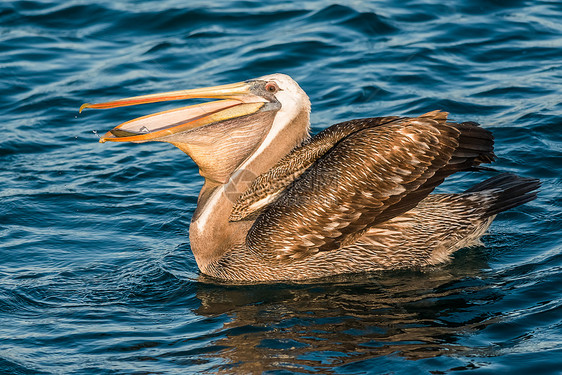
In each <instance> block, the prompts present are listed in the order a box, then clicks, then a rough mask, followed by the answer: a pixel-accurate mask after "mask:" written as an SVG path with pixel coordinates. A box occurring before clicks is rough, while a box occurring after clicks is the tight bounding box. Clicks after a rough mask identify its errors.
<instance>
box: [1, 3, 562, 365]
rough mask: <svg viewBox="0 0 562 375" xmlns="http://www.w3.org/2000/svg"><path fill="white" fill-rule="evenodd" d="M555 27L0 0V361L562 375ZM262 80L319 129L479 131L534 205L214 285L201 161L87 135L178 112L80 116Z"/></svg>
mask: <svg viewBox="0 0 562 375" xmlns="http://www.w3.org/2000/svg"><path fill="white" fill-rule="evenodd" d="M561 20H562V3H561V2H560V1H554V0H553V1H549V0H539V1H502V0H494V1H483V0H476V1H469V2H465V1H460V0H455V1H451V2H445V3H444V2H441V1H434V0H407V1H403V2H393V1H385V0H381V1H369V2H368V1H363V2H362V1H350V2H342V4H337V3H335V2H332V1H320V0H319V1H312V0H310V1H306V0H305V1H294V0H285V1H274V2H265V1H254V0H247V1H235V0H232V1H222V2H209V1H199V0H196V1H189V2H184V1H179V0H161V1H142V2H136V1H132V0H127V1H109V0H101V1H72V0H71V1H64V2H61V1H54V0H29V1H23V0H22V1H11V2H8V1H5V2H1V3H0V92H1V96H0V113H1V114H2V122H1V125H0V129H1V135H2V136H1V137H0V183H1V185H0V373H3V374H51V373H54V374H88V373H91V374H174V373H177V374H188V373H197V372H203V373H268V374H290V373H303V374H314V373H318V374H331V373H333V374H369V373H380V374H417V373H419V374H463V373H470V374H475V373H477V374H497V373H508V374H530V373H532V374H558V373H561V372H562V240H561V236H562V203H561V198H562V195H561V185H562V183H561V182H562V180H561V176H562V142H561V141H562V136H561V133H562V104H561V102H562V23H561ZM276 72H282V73H286V74H289V75H291V76H292V77H293V78H294V79H295V80H297V81H298V82H299V83H300V85H301V86H302V87H303V89H304V90H305V91H306V92H307V93H308V94H309V96H310V98H311V101H312V111H313V114H312V123H313V125H312V128H313V132H317V131H319V130H321V129H324V128H326V127H328V126H329V125H331V124H334V123H336V122H339V121H343V120H347V119H351V118H360V117H375V116H384V115H419V114H422V113H424V112H427V111H430V110H435V109H441V110H445V111H448V112H450V117H451V118H453V119H456V120H462V121H465V120H472V121H477V122H479V123H481V124H482V125H483V126H484V127H486V128H488V129H491V130H492V131H493V133H494V135H495V137H496V153H497V155H498V159H497V161H496V163H495V164H494V167H495V168H497V169H498V170H501V171H509V172H513V173H517V174H520V175H523V176H527V177H533V178H539V179H541V181H542V188H541V191H540V193H539V196H538V198H537V200H535V201H533V202H531V203H528V204H525V205H523V206H520V207H517V208H515V209H513V210H510V211H508V212H505V213H503V214H501V215H499V216H498V218H497V219H496V221H495V222H494V224H493V225H492V227H491V229H490V233H489V235H487V236H486V237H485V238H484V239H483V242H484V246H481V247H474V248H469V249H463V250H460V251H458V252H457V253H456V255H455V257H454V259H453V260H452V261H451V262H450V263H448V264H445V265H442V266H439V267H435V268H432V269H426V270H417V271H400V272H383V273H378V274H372V275H367V276H360V277H349V278H339V279H334V280H328V281H324V282H317V283H300V284H290V283H283V284H273V285H264V284H261V285H225V284H221V283H217V282H214V281H212V280H208V279H206V278H204V277H202V276H201V275H200V274H199V272H198V270H197V266H196V263H195V260H194V258H193V255H192V254H191V251H190V245H189V238H188V229H189V221H190V218H191V215H192V214H193V211H194V209H195V207H196V201H197V195H198V192H199V189H200V188H201V185H202V178H201V177H200V176H199V175H198V171H197V168H196V166H195V164H194V163H193V162H192V161H191V160H190V159H189V158H188V157H187V156H185V155H184V154H183V153H182V152H181V151H179V150H177V149H176V148H174V147H173V146H171V145H168V144H157V143H154V144H143V145H136V144H110V143H106V144H99V143H98V142H97V141H98V135H97V133H100V134H103V133H105V132H106V131H107V130H109V129H111V128H113V127H114V126H116V125H117V124H119V123H121V122H123V121H126V120H129V119H132V118H133V117H136V116H140V115H144V114H148V113H152V112H156V111H160V110H163V109H169V108H174V107H178V106H179V105H178V103H174V102H172V103H159V104H151V105H145V106H140V107H126V108H121V109H115V110H111V111H93V110H91V111H85V112H83V113H82V114H79V113H78V108H79V107H80V105H81V104H82V103H84V102H96V101H108V100H113V99H117V98H122V97H127V96H133V95H141V94H147V93H157V92H163V91H170V90H178V89H186V88H196V87H202V86H211V85H217V84H224V83H230V82H238V81H241V80H245V79H249V78H253V77H257V76H260V75H264V74H269V73H276ZM182 104H183V103H182ZM180 105H181V104H180ZM184 105H185V104H184ZM490 175H492V173H491V172H486V173H480V174H474V173H472V174H462V175H459V176H454V177H453V178H451V179H450V181H449V182H448V183H446V184H445V185H444V186H443V187H442V188H441V190H442V191H459V190H460V189H464V188H467V187H468V186H470V185H471V184H474V183H475V182H477V181H481V180H483V179H484V178H486V177H489V176H490Z"/></svg>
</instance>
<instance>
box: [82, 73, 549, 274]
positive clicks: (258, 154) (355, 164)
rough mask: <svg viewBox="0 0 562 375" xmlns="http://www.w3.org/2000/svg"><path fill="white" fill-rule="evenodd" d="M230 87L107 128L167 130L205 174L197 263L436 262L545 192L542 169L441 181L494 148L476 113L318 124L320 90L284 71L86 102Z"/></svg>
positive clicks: (333, 270)
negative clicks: (464, 184)
mask: <svg viewBox="0 0 562 375" xmlns="http://www.w3.org/2000/svg"><path fill="white" fill-rule="evenodd" d="M193 97H202V98H220V99H225V100H222V101H215V102H210V103H205V104H200V105H196V106H190V107H184V108H180V109H177V110H172V111H166V112H162V113H159V114H155V115H150V116H145V117H142V118H140V119H136V120H132V121H129V122H127V123H125V124H122V125H120V126H118V127H117V128H115V129H114V130H112V131H111V132H109V133H107V134H106V136H105V137H104V138H102V141H106V140H110V141H132V142H146V141H163V142H169V143H172V144H174V145H175V146H177V147H179V148H180V149H181V150H183V151H184V152H185V153H187V154H188V155H189V156H190V157H191V158H192V159H193V160H194V161H195V162H196V163H197V165H198V166H199V168H200V173H201V175H202V176H203V177H204V178H205V184H204V186H203V189H202V190H201V193H200V195H199V200H198V205H197V209H196V211H195V213H194V215H193V219H192V222H191V226H190V231H189V234H190V242H191V248H192V251H193V253H194V255H195V259H196V261H197V264H198V266H199V268H200V270H201V271H202V272H203V273H205V274H207V275H210V276H213V277H217V278H220V279H225V280H236V281H273V280H302V279H311V278H319V277H326V276H332V275H337V274H343V273H357V272H367V271H375V270H384V269H398V268H412V267H422V266H426V265H433V264H438V263H440V262H443V261H445V260H447V259H448V258H449V256H450V254H452V253H453V252H454V251H455V250H457V249H459V248H461V247H465V246H468V245H471V244H474V243H477V241H478V239H479V238H480V237H481V236H482V234H483V233H484V232H485V231H486V230H487V228H488V227H489V225H490V223H491V222H492V220H493V218H494V217H495V215H496V214H497V213H498V212H501V211H503V210H505V209H509V208H512V207H515V206H517V205H519V204H522V203H525V202H528V201H530V200H532V199H534V198H535V190H536V189H537V188H538V185H539V183H538V181H537V180H532V179H525V178H520V177H517V176H515V175H510V174H503V175H499V176H496V177H493V178H491V179H489V180H486V181H484V182H483V183H481V184H478V185H476V186H474V187H473V188H471V189H469V190H467V191H465V192H463V193H459V194H434V195H429V193H431V191H432V190H433V189H434V188H435V187H436V186H437V185H439V184H440V183H441V182H442V181H443V180H444V178H446V177H447V176H449V175H451V174H453V173H455V172H458V171H463V170H470V169H474V168H475V167H477V166H478V165H480V164H481V163H489V162H491V161H493V159H494V154H493V137H492V135H491V133H490V132H489V131H487V130H485V129H483V128H481V127H479V126H478V125H477V124H475V123H460V124H457V123H451V122H447V114H446V113H444V112H440V111H434V112H430V113H427V114H425V115H422V116H419V117H416V118H405V117H378V118H370V119H362V120H352V121H348V122H344V123H340V124H336V125H333V126H332V127H330V128H328V129H326V130H324V131H322V132H320V133H319V134H317V135H316V136H314V137H312V138H310V137H309V134H308V132H309V119H310V101H309V99H308V96H307V95H306V94H305V93H304V91H303V90H302V89H301V88H300V87H299V86H298V84H297V83H296V82H295V81H293V80H292V79H291V78H290V77H288V76H286V75H282V74H274V75H270V76H265V77H261V78H258V79H255V80H250V81H246V82H242V83H239V84H233V85H225V86H219V87H216V88H211V89H198V90H187V91H178V92H172V93H166V94H156V95H147V96H142V97H137V98H129V99H123V100H119V101H115V102H108V103H102V104H86V105H84V106H83V107H93V108H110V107H116V106H123V105H132V104H140V103H146V102H154V101H160V100H170V99H185V98H193Z"/></svg>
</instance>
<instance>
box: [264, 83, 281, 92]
mask: <svg viewBox="0 0 562 375" xmlns="http://www.w3.org/2000/svg"><path fill="white" fill-rule="evenodd" d="M265 91H267V92H270V93H272V94H275V93H276V92H277V91H279V86H277V83H275V82H267V83H266V84H265Z"/></svg>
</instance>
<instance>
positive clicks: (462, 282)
mask: <svg viewBox="0 0 562 375" xmlns="http://www.w3.org/2000/svg"><path fill="white" fill-rule="evenodd" d="M481 250H482V249H479V248H475V249H467V250H463V252H464V254H462V256H460V257H458V258H457V259H456V260H455V261H454V262H453V263H452V264H450V265H448V266H445V267H442V268H436V269H431V270H424V271H423V272H422V271H400V272H385V273H379V274H370V275H356V276H350V277H346V278H339V279H331V280H325V281H323V282H316V283H313V284H276V285H265V284H263V285H244V286H241V285H238V286H236V285H220V284H216V283H213V281H212V280H208V279H205V278H201V279H200V280H199V281H200V283H198V288H197V298H199V299H200V300H201V306H200V307H199V308H198V309H197V310H196V311H195V312H196V313H198V314H200V315H203V316H207V317H213V316H219V315H224V314H226V315H227V316H228V317H229V318H230V321H228V322H227V323H226V324H225V325H224V327H222V329H221V331H222V335H221V338H219V339H218V340H217V341H216V342H215V344H216V345H219V346H220V347H223V348H225V349H223V350H222V351H220V352H219V353H213V354H210V356H213V357H219V358H220V359H221V362H224V363H227V364H226V365H224V366H221V367H220V368H218V369H217V371H225V372H230V371H236V372H238V371H241V372H243V373H256V372H263V371H278V370H285V371H298V372H305V373H307V372H318V371H322V372H324V373H330V372H334V371H335V369H336V368H339V369H342V367H341V366H344V367H345V368H347V370H348V371H349V370H351V371H353V368H352V367H351V368H348V367H349V366H353V365H354V364H358V363H361V362H364V361H365V360H370V359H376V358H379V357H383V356H398V357H400V358H402V360H404V359H405V360H419V359H426V358H432V357H438V356H443V355H446V356H452V355H457V354H458V355H463V354H467V353H468V352H470V351H471V350H472V351H473V349H471V348H468V347H466V346H463V345H462V339H463V338H464V337H466V336H467V335H468V334H470V333H471V332H475V331H479V330H481V329H483V328H484V327H486V326H487V325H489V324H491V323H493V322H495V321H496V320H497V318H496V317H495V316H493V315H491V314H489V313H486V312H484V311H482V310H480V309H479V305H482V304H487V303H493V301H495V300H496V299H498V298H501V296H499V295H498V294H497V293H498V292H497V291H495V290H493V289H492V288H489V285H487V283H486V281H485V280H484V279H482V277H481V273H482V272H481V270H482V269H485V268H486V264H485V261H484V260H481V259H480V257H479V256H478V255H480V253H481Z"/></svg>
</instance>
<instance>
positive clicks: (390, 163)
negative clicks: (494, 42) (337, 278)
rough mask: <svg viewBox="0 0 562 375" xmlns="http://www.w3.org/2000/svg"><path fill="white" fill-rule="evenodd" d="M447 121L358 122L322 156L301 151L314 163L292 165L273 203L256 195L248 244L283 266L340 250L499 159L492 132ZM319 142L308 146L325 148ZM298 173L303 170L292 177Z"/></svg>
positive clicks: (431, 117)
mask: <svg viewBox="0 0 562 375" xmlns="http://www.w3.org/2000/svg"><path fill="white" fill-rule="evenodd" d="M446 117H447V114H446V113H445V112H439V111H434V112H430V113H428V114H425V115H423V116H420V117H417V118H398V119H397V118H393V119H391V120H390V121H380V119H365V120H354V122H355V125H354V128H355V131H350V132H348V133H347V134H345V135H343V136H341V137H340V139H339V140H337V141H335V142H333V141H334V139H332V142H330V143H331V144H330V145H329V149H327V150H324V152H317V154H320V153H321V156H319V155H317V157H311V156H310V155H311V154H310V153H306V152H305V151H303V149H301V150H298V149H297V150H295V151H299V152H300V153H301V154H304V155H308V156H309V157H308V159H309V160H308V161H306V162H304V163H301V164H302V165H301V164H299V162H298V161H293V163H295V165H297V164H298V165H300V167H297V168H293V169H290V168H289V170H288V172H287V171H285V172H284V175H285V178H282V179H281V180H282V181H283V182H282V183H280V184H279V185H278V186H277V187H274V188H266V189H265V190H266V191H268V192H269V193H268V194H269V195H268V196H271V195H273V199H269V201H268V198H267V196H266V197H265V198H263V197H262V198H259V195H256V196H254V203H253V204H254V206H255V207H257V209H259V215H258V216H257V218H256V220H255V222H254V224H253V225H252V227H251V229H250V231H249V232H248V235H247V237H246V242H247V245H248V247H249V248H250V249H253V250H254V251H259V252H260V253H261V254H262V255H263V256H264V257H270V258H272V259H277V260H280V261H282V260H285V259H299V258H303V257H306V256H309V255H311V254H314V253H316V252H318V251H327V250H335V249H339V248H341V247H343V246H346V245H349V244H352V243H353V242H355V241H356V239H357V238H359V237H360V236H361V235H362V234H363V233H364V232H365V230H367V229H368V228H369V227H371V226H373V225H376V224H377V223H381V222H383V221H386V220H388V219H390V218H392V217H395V216H397V215H400V214H402V213H404V212H406V211H408V210H409V209H411V208H413V207H415V206H416V205H417V204H418V203H419V202H420V201H421V200H422V199H424V198H425V197H426V196H427V195H428V194H429V193H430V192H431V191H432V190H433V189H434V188H435V187H436V186H437V185H439V184H440V183H441V182H442V181H443V179H444V178H445V177H447V176H448V175H450V174H452V173H454V172H457V171H459V170H465V169H469V168H471V167H474V166H477V165H478V164H480V163H483V162H491V161H492V160H493V159H494V154H493V137H492V135H491V133H490V132H489V131H487V130H485V129H482V128H480V127H479V126H478V125H477V124H474V123H462V124H456V123H447V122H446ZM370 122H373V124H374V126H369V123H370ZM340 127H341V125H340ZM330 129H331V128H330ZM327 130H328V131H329V129H327ZM336 130H337V126H336ZM325 136H326V135H324V137H325ZM315 139H316V137H315V138H313V139H312V141H310V142H309V144H312V145H313V146H309V147H312V148H313V149H314V148H315V147H316V148H317V149H319V150H320V149H322V147H320V146H319V145H318V144H316V143H318V142H315ZM320 143H321V142H320ZM303 147H304V148H306V145H303ZM326 147H327V146H324V148H326ZM291 154H293V157H294V154H295V152H293V153H291ZM291 154H290V155H288V157H290V156H291ZM301 156H302V155H301ZM286 159H287V158H285V159H284V160H282V161H281V162H280V164H282V163H283V162H284V163H287V162H288V161H287V160H286ZM303 159H307V157H303ZM274 169H275V167H274ZM291 171H293V172H294V171H297V172H295V173H294V176H293V177H292V179H291V178H290V177H289V178H287V176H288V175H291V173H292V172H291ZM274 180H275V179H274ZM277 181H279V180H277ZM262 182H263V181H262ZM258 185H259V184H258ZM262 185H268V186H274V185H275V184H274V183H273V182H272V181H269V183H268V184H263V183H262ZM279 186H280V187H279ZM258 190H259V189H258ZM264 200H265V203H264V204H263V205H262V206H263V207H260V204H259V202H260V201H261V202H264ZM250 201H251V200H250ZM250 206H251V204H250ZM250 211H251V210H250Z"/></svg>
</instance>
